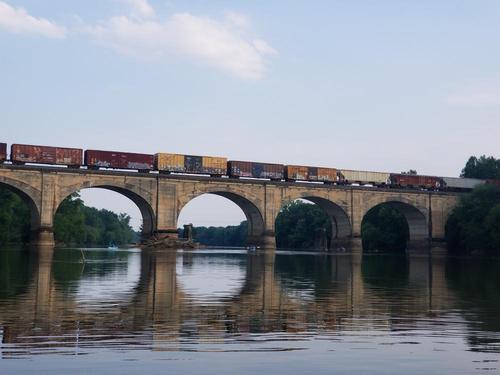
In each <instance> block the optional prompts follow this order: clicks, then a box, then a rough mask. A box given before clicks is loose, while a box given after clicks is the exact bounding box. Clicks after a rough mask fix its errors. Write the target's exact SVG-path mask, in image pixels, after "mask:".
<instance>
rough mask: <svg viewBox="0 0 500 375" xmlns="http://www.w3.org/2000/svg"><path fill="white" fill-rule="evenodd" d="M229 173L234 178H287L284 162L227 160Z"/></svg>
mask: <svg viewBox="0 0 500 375" xmlns="http://www.w3.org/2000/svg"><path fill="white" fill-rule="evenodd" d="M227 173H228V176H229V177H233V178H239V177H250V178H268V179H270V180H283V179H284V178H285V166H284V165H283V164H269V163H257V162H253V161H235V160H230V161H228V162H227Z"/></svg>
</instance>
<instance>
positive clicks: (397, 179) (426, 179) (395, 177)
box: [391, 173, 445, 189]
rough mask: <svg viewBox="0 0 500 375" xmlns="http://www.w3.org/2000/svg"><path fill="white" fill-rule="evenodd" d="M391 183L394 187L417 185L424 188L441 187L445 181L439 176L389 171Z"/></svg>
mask: <svg viewBox="0 0 500 375" xmlns="http://www.w3.org/2000/svg"><path fill="white" fill-rule="evenodd" d="M391 185H393V186H394V187H414V188H415V187H419V188H425V189H441V188H444V186H445V183H444V182H443V179H442V178H441V177H436V176H421V175H416V174H402V173H391Z"/></svg>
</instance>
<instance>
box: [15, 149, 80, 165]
mask: <svg viewBox="0 0 500 375" xmlns="http://www.w3.org/2000/svg"><path fill="white" fill-rule="evenodd" d="M82 155H83V150H82V149H79V148H66V147H50V146H34V145H19V144H13V145H12V146H11V149H10V159H11V160H12V163H13V164H24V163H35V164H54V165H67V166H68V167H72V168H79V167H80V166H81V165H82Z"/></svg>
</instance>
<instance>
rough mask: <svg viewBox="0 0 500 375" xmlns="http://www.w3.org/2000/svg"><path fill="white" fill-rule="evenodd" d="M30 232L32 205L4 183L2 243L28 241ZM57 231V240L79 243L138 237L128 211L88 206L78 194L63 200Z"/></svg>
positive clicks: (0, 213)
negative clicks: (120, 212)
mask: <svg viewBox="0 0 500 375" xmlns="http://www.w3.org/2000/svg"><path fill="white" fill-rule="evenodd" d="M29 234H30V210H29V208H28V206H27V205H26V203H25V202H23V200H22V199H21V198H20V197H19V196H18V195H17V194H15V193H13V192H11V191H9V190H8V189H6V188H3V187H0V244H6V243H16V244H21V243H26V242H28V240H29ZM54 235H55V240H56V242H58V243H63V244H65V245H75V246H108V245H110V244H116V245H122V244H127V243H131V242H132V241H133V240H134V239H135V233H134V231H133V229H132V228H131V226H130V217H129V216H128V215H126V214H115V213H114V212H111V211H108V210H98V209H97V208H94V207H87V206H85V204H84V203H83V201H82V200H81V199H80V196H79V195H78V194H74V195H72V196H70V197H68V198H66V199H65V200H64V201H63V202H62V203H61V205H60V207H59V209H58V211H57V213H56V216H55V218H54Z"/></svg>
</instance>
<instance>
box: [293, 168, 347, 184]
mask: <svg viewBox="0 0 500 375" xmlns="http://www.w3.org/2000/svg"><path fill="white" fill-rule="evenodd" d="M285 180H287V181H318V182H324V183H334V182H336V181H337V170H336V169H335V168H323V167H306V166H301V165H285Z"/></svg>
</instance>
